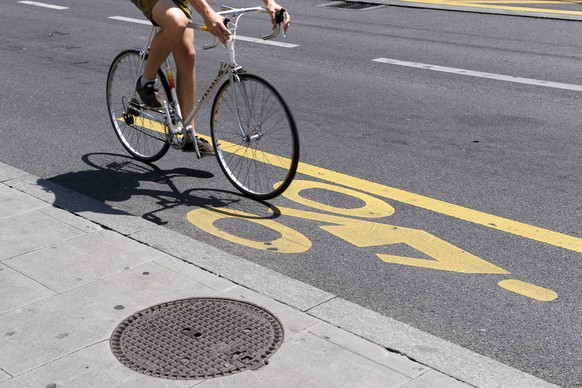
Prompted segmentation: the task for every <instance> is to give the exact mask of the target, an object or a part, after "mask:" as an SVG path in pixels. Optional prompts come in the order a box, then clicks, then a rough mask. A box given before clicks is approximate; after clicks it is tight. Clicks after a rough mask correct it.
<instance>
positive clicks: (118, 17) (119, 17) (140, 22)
mask: <svg viewBox="0 0 582 388" xmlns="http://www.w3.org/2000/svg"><path fill="white" fill-rule="evenodd" d="M109 19H113V20H120V21H122V22H130V23H137V24H145V25H148V26H151V25H152V23H150V21H149V20H143V19H134V18H126V17H125V16H110V17H109Z"/></svg>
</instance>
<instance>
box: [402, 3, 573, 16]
mask: <svg viewBox="0 0 582 388" xmlns="http://www.w3.org/2000/svg"><path fill="white" fill-rule="evenodd" d="M402 2H403V3H417V4H430V5H435V6H441V5H442V6H445V7H446V6H449V7H466V8H480V9H486V10H487V9H495V10H501V11H514V12H527V13H533V14H548V15H558V16H559V15H572V16H582V11H569V10H565V9H552V8H535V7H515V6H509V5H507V6H503V5H495V4H494V3H493V4H489V2H488V1H486V0H485V1H482V2H481V3H479V2H472V1H471V2H465V1H446V0H402ZM511 3H513V2H511ZM560 3H561V4H574V5H576V4H579V3H576V2H568V1H565V2H560ZM514 4H515V3H514ZM517 4H519V3H517ZM531 4H536V3H535V2H532V3H531ZM575 20H578V19H575Z"/></svg>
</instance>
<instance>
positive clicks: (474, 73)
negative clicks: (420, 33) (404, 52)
mask: <svg viewBox="0 0 582 388" xmlns="http://www.w3.org/2000/svg"><path fill="white" fill-rule="evenodd" d="M373 62H380V63H387V64H390V65H397V66H406V67H414V68H417V69H425V70H432V71H440V72H444V73H452V74H461V75H468V76H471V77H480V78H488V79H494V80H498V81H507V82H515V83H518V84H526V85H534V86H544V87H546V88H555V89H564V90H573V91H576V92H582V85H575V84H565V83H560V82H552V81H543V80H537V79H532V78H522V77H514V76H511V75H503V74H495V73H484V72H480V71H472V70H465V69H457V68H454V67H444V66H435V65H429V64H426V63H418V62H406V61H400V60H397V59H388V58H376V59H373Z"/></svg>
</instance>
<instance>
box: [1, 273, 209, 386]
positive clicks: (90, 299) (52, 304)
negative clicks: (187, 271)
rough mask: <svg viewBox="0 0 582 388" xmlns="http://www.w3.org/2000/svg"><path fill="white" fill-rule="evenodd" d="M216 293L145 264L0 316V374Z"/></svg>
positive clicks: (13, 372)
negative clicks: (148, 311)
mask: <svg viewBox="0 0 582 388" xmlns="http://www.w3.org/2000/svg"><path fill="white" fill-rule="evenodd" d="M214 294H215V291H214V290H212V289H210V288H208V287H206V286H204V285H202V284H200V283H197V282H194V281H191V280H189V279H187V278H185V277H179V276H177V275H176V273H175V272H172V271H169V270H167V269H165V268H163V267H161V266H159V265H157V264H155V263H145V264H142V265H139V266H136V267H134V268H132V269H129V270H126V271H124V272H122V273H120V274H116V275H113V276H110V277H107V278H105V279H101V280H99V281H96V282H93V283H90V284H87V285H86V286H83V287H79V288H75V289H73V290H71V291H69V292H65V293H62V294H58V295H55V296H53V297H52V298H48V299H45V300H43V301H41V302H38V303H35V304H32V305H28V306H26V307H24V308H22V309H17V310H14V311H12V312H9V313H7V314H4V315H2V316H0V333H12V335H10V336H0V349H2V352H0V368H1V369H3V370H5V371H6V372H7V373H9V374H11V375H19V374H22V373H24V372H26V371H28V370H31V369H34V368H38V367H39V366H41V365H43V364H45V363H47V362H50V361H52V360H55V359H57V358H61V357H64V356H66V355H68V354H70V353H73V352H76V351H78V350H80V349H83V348H85V347H87V346H90V345H92V344H94V343H97V342H99V341H103V340H105V339H108V338H109V337H110V336H111V333H112V332H113V331H114V329H115V328H116V326H117V325H118V324H119V323H120V322H122V321H123V320H124V319H125V318H126V317H127V316H129V315H132V314H133V313H134V312H136V311H139V310H142V309H144V308H147V307H150V306H152V305H155V304H158V303H162V302H166V301H170V300H175V299H181V298H189V297H195V296H205V297H206V296H212V295H214Z"/></svg>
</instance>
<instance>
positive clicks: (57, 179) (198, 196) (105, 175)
mask: <svg viewBox="0 0 582 388" xmlns="http://www.w3.org/2000/svg"><path fill="white" fill-rule="evenodd" d="M82 160H83V162H84V163H85V164H87V165H88V166H89V167H91V169H88V170H83V171H76V172H70V173H66V174H62V175H57V176H54V177H52V178H50V179H49V180H48V181H49V182H52V183H54V184H57V185H59V186H63V187H65V188H67V189H69V190H72V191H74V192H76V193H80V194H84V195H85V196H87V197H89V198H91V199H94V200H96V201H98V202H100V203H102V204H106V205H109V206H96V205H90V204H89V202H87V201H80V202H79V201H75V202H71V199H70V198H69V197H68V196H65V195H61V196H59V195H58V194H57V196H56V199H55V202H54V205H55V206H57V207H60V208H64V209H67V210H70V211H73V212H82V211H87V210H89V211H93V212H95V211H97V212H101V213H106V214H128V212H126V211H122V210H118V209H116V208H115V207H112V206H111V205H110V204H111V203H112V202H113V203H123V202H126V201H129V200H131V199H132V198H133V199H135V198H136V197H147V198H148V200H147V206H146V205H144V206H143V207H144V208H147V210H146V211H144V213H143V214H134V215H138V216H141V217H143V218H144V219H146V220H148V221H151V222H154V223H156V224H158V225H165V224H167V223H168V221H165V220H164V219H163V215H160V214H163V212H164V211H166V210H169V209H171V208H174V207H178V206H185V207H188V208H195V207H206V208H211V209H225V210H226V209H229V208H230V209H232V208H233V207H237V208H240V207H243V208H245V209H246V210H247V211H248V208H249V207H255V208H256V207H257V206H260V207H261V208H262V211H261V212H263V213H264V214H267V211H266V209H267V208H269V207H270V206H271V205H270V204H268V203H265V202H260V201H253V200H251V199H248V198H246V197H244V196H242V194H239V193H238V192H233V191H228V190H219V189H210V188H203V187H198V188H191V183H192V182H195V181H196V180H200V179H210V178H213V177H214V174H212V173H210V172H208V171H201V170H196V169H192V168H183V167H180V168H173V169H169V170H168V169H161V168H159V167H158V166H156V165H154V164H151V163H144V162H139V161H137V160H135V159H133V158H131V157H128V156H125V155H119V154H113V153H90V154H86V155H84V156H83V157H82ZM183 179H189V180H188V182H189V186H190V188H188V189H185V190H184V189H180V188H179V186H180V185H179V184H178V182H179V181H181V180H183ZM55 193H56V192H55ZM152 199H153V201H152ZM152 202H153V204H152ZM89 207H90V208H89ZM136 207H137V208H140V205H137V206H136ZM251 211H255V212H256V211H257V210H256V209H253V210H251ZM268 217H269V218H270V217H272V214H270V215H269V216H268Z"/></svg>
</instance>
